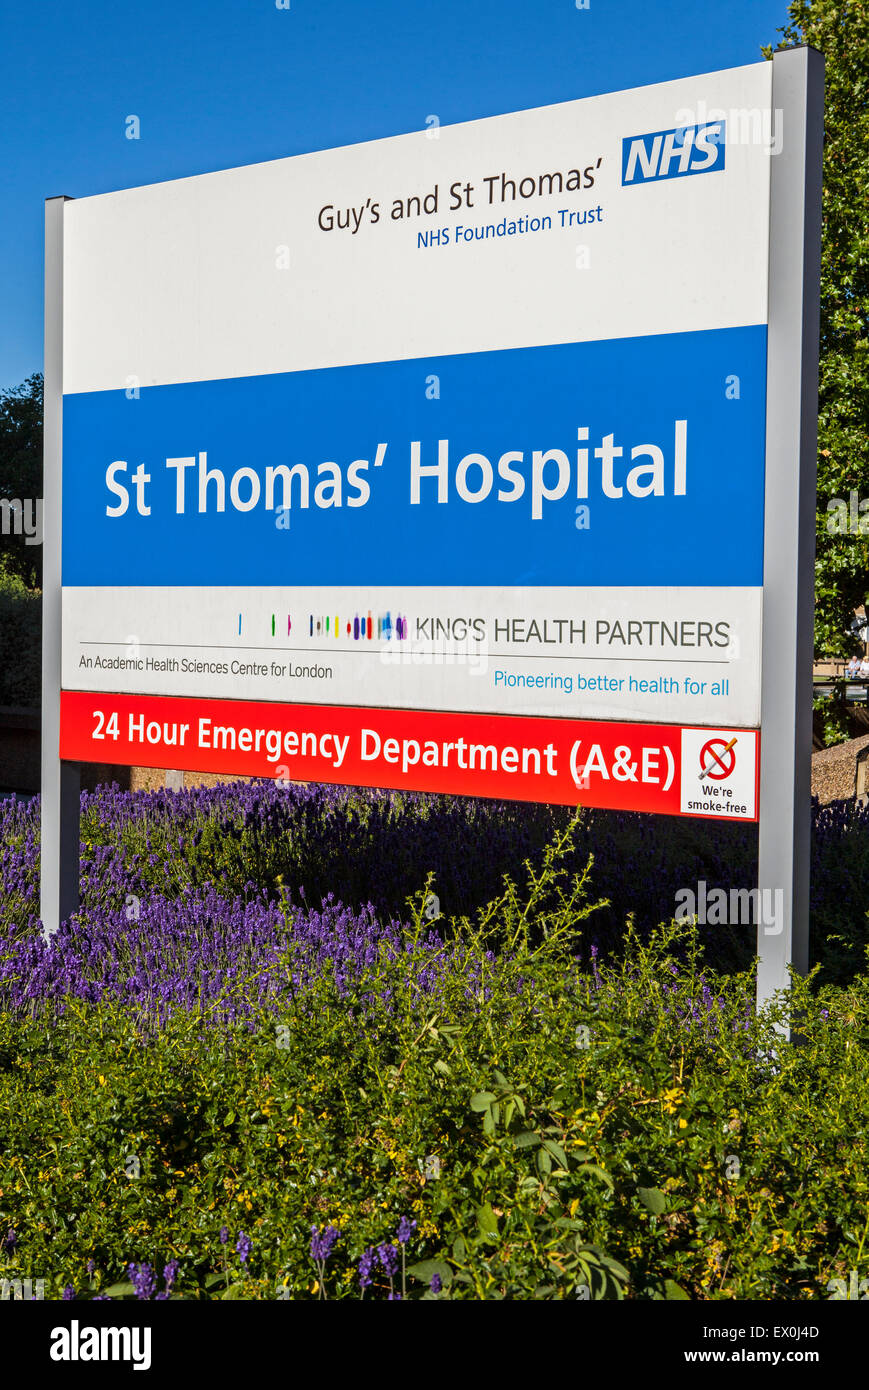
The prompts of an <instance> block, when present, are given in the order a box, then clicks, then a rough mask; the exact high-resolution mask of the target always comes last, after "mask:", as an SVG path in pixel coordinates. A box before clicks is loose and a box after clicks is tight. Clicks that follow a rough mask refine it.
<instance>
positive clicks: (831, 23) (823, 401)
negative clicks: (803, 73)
mask: <svg viewBox="0 0 869 1390" xmlns="http://www.w3.org/2000/svg"><path fill="white" fill-rule="evenodd" d="M788 14H789V20H790V22H789V23H788V25H787V26H786V27H785V28H784V29H783V30H782V31H781V32H782V34H783V37H784V40H785V46H788V47H789V46H791V45H793V44H811V45H812V47H813V48H817V49H819V50H820V52H821V53H823V54H824V57H825V58H826V96H825V114H824V194H823V243H822V253H821V340H820V382H819V399H818V525H817V551H816V554H817V558H816V563H815V649H816V651H817V653H818V654H819V655H821V654H826V655H830V656H844V655H847V654H849V653H850V652H853V651H854V650H855V649H856V646H857V645H858V644H856V643H855V641H854V639H853V638H849V637H848V636H847V632H848V628H849V626H850V623H851V619H852V617H853V610H854V608H855V607H857V606H858V605H860V604H862V603H863V602H864V601H865V600H866V598H867V595H869V334H867V328H869V325H867V314H869V4H867V3H866V0H812V3H811V4H810V3H807V0H793V3H792V4H791V6H790V8H789V11H788ZM765 54H766V56H767V57H771V56H772V55H771V50H765ZM784 138H785V139H787V131H785V132H784ZM852 492H853V493H855V494H856V496H855V497H854V498H853V499H852V497H851V494H852ZM863 501H865V502H867V507H866V510H865V512H864V513H863V515H862V516H861V514H860V512H859V505H860V502H863ZM843 503H844V504H845V506H844V508H843V506H842V504H843ZM828 507H829V508H830V510H828ZM855 519H856V525H855ZM860 528H863V529H860Z"/></svg>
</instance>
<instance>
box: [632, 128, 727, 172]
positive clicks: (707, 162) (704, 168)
mask: <svg viewBox="0 0 869 1390" xmlns="http://www.w3.org/2000/svg"><path fill="white" fill-rule="evenodd" d="M725 126H726V122H725V121H723V120H720V121H707V123H706V124H705V125H689V126H679V127H677V129H676V130H656V131H653V132H652V133H651V134H649V135H628V136H626V137H625V138H624V139H623V140H622V183H623V184H627V183H652V182H658V181H660V180H661V179H680V178H684V177H686V176H687V175H688V174H713V173H715V172H717V171H718V170H719V169H723V168H724V141H725Z"/></svg>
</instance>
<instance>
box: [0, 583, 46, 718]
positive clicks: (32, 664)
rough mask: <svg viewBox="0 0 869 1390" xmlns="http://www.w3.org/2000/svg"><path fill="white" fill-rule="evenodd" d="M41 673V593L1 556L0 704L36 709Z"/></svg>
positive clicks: (38, 703) (39, 700) (39, 698)
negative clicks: (13, 570) (30, 587)
mask: <svg viewBox="0 0 869 1390" xmlns="http://www.w3.org/2000/svg"><path fill="white" fill-rule="evenodd" d="M41 673H42V595H41V594H40V593H37V592H35V591H34V590H32V589H28V588H27V587H26V585H25V584H24V581H23V580H22V579H19V577H18V575H16V574H12V573H11V572H10V571H9V570H8V568H7V567H6V564H5V561H3V560H2V559H0V705H23V706H25V707H27V708H29V709H38V707H39V705H40V703H41V679H42V674H41Z"/></svg>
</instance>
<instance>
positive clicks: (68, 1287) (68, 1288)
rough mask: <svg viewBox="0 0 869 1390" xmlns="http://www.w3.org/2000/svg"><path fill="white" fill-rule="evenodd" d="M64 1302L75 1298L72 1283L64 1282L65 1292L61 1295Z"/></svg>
mask: <svg viewBox="0 0 869 1390" xmlns="http://www.w3.org/2000/svg"><path fill="white" fill-rule="evenodd" d="M60 1296H61V1298H62V1299H63V1301H64V1303H69V1302H70V1301H71V1300H72V1299H74V1298H75V1289H74V1288H73V1286H72V1284H64V1287H63V1293H62V1294H61V1295H60Z"/></svg>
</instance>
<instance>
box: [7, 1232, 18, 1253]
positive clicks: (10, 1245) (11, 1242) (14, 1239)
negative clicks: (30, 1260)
mask: <svg viewBox="0 0 869 1390" xmlns="http://www.w3.org/2000/svg"><path fill="white" fill-rule="evenodd" d="M17 1244H18V1236H17V1235H16V1233H15V1230H14V1228H13V1227H12V1226H10V1227H9V1230H8V1231H7V1232H6V1237H5V1239H4V1241H3V1245H4V1247H5V1249H6V1250H7V1251H8V1253H9V1254H10V1255H11V1253H12V1251H13V1250H14V1249H15V1247H16V1245H17Z"/></svg>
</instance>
